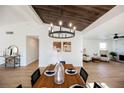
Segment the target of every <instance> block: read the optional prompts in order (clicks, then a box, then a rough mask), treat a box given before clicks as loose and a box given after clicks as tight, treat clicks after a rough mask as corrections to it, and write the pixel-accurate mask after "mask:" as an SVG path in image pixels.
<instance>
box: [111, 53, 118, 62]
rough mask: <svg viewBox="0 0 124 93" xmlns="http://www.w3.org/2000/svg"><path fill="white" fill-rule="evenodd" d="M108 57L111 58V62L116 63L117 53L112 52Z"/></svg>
mask: <svg viewBox="0 0 124 93" xmlns="http://www.w3.org/2000/svg"><path fill="white" fill-rule="evenodd" d="M110 55H111V56H112V60H114V61H116V57H117V53H116V52H113V51H112V52H110Z"/></svg>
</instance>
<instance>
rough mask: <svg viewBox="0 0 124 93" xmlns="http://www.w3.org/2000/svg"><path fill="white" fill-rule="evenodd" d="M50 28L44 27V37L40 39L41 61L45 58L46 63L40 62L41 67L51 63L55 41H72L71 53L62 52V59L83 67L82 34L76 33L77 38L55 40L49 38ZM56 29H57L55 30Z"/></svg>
mask: <svg viewBox="0 0 124 93" xmlns="http://www.w3.org/2000/svg"><path fill="white" fill-rule="evenodd" d="M48 26H49V25H44V29H43V31H42V34H43V36H42V37H40V60H41V58H43V60H44V61H40V64H39V65H41V66H46V65H48V64H49V63H51V54H52V51H53V41H61V42H63V41H70V42H71V44H72V51H71V52H68V53H67V52H61V57H62V59H63V60H65V61H66V62H67V63H71V64H74V65H75V66H81V65H82V53H81V51H82V36H81V34H80V33H81V32H76V36H75V37H74V38H71V39H53V38H50V37H48ZM55 29H56V28H55Z"/></svg>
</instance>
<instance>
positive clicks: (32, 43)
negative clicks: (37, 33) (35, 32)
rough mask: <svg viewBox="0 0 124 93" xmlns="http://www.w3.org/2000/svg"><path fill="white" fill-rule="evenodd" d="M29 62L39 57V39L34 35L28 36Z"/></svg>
mask: <svg viewBox="0 0 124 93" xmlns="http://www.w3.org/2000/svg"><path fill="white" fill-rule="evenodd" d="M26 43H27V46H26V48H27V52H26V53H27V64H30V63H32V62H34V61H36V60H38V59H39V41H38V39H37V38H34V37H32V36H28V37H27V42H26Z"/></svg>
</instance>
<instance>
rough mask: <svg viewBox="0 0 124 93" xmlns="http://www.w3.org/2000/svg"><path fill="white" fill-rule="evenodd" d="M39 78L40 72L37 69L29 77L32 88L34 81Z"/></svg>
mask: <svg viewBox="0 0 124 93" xmlns="http://www.w3.org/2000/svg"><path fill="white" fill-rule="evenodd" d="M39 77H40V70H39V68H38V69H37V70H36V71H35V72H34V73H33V74H32V75H31V84H32V86H33V85H34V84H35V83H36V81H37V80H38V79H39Z"/></svg>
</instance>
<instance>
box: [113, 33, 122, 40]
mask: <svg viewBox="0 0 124 93" xmlns="http://www.w3.org/2000/svg"><path fill="white" fill-rule="evenodd" d="M118 38H124V36H118V34H117V33H116V34H115V36H114V39H118Z"/></svg>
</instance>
